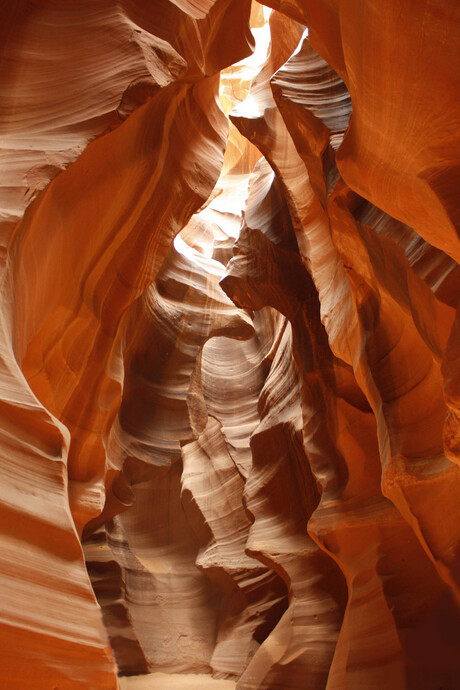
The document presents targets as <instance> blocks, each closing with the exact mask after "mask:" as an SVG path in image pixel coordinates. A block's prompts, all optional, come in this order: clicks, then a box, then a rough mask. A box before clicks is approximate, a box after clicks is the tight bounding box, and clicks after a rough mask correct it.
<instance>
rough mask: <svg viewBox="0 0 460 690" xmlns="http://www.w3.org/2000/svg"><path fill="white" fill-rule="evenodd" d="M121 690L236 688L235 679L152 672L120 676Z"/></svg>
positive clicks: (218, 689) (221, 689)
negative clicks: (142, 674)
mask: <svg viewBox="0 0 460 690" xmlns="http://www.w3.org/2000/svg"><path fill="white" fill-rule="evenodd" d="M118 680H119V683H120V690H208V688H209V690H235V687H236V683H235V682H234V681H233V680H214V678H211V676H206V675H199V676H198V675H188V674H187V675H186V674H182V673H175V674H172V673H171V674H169V673H150V674H149V675H146V676H131V677H126V678H119V679H118Z"/></svg>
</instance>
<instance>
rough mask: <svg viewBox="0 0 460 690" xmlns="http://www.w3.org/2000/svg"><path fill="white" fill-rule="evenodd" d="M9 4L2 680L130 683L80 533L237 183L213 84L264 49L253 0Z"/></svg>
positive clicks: (101, 499)
mask: <svg viewBox="0 0 460 690" xmlns="http://www.w3.org/2000/svg"><path fill="white" fill-rule="evenodd" d="M0 10H1V13H2V20H1V22H0V24H1V27H2V48H3V58H4V59H3V61H2V70H3V71H4V73H5V74H6V77H5V78H4V79H2V88H3V89H4V92H6V93H5V97H4V98H3V97H2V122H3V123H4V126H5V127H4V131H5V137H4V138H3V139H2V146H3V153H4V155H3V158H2V184H3V188H2V199H1V201H0V205H1V208H2V214H3V215H2V220H4V221H5V225H4V226H3V229H4V232H3V231H2V243H3V246H7V249H6V260H5V255H4V258H3V260H2V288H1V293H2V307H3V309H2V338H1V343H2V345H1V347H2V374H1V375H2V380H3V386H2V408H3V410H4V416H5V423H4V424H3V425H2V428H3V430H4V439H3V443H4V451H3V453H4V456H5V457H8V458H10V460H9V463H8V464H6V465H5V467H4V471H5V477H4V481H3V483H2V484H3V491H4V492H5V493H4V499H3V501H2V505H1V511H2V514H3V516H4V520H3V524H4V526H5V527H4V530H3V537H2V559H3V560H2V568H1V574H2V578H3V584H4V586H3V589H2V591H3V597H2V602H3V603H2V607H1V608H2V615H1V629H2V643H3V644H2V649H4V650H5V654H6V655H7V656H6V658H5V659H4V662H3V663H2V672H1V675H2V684H5V685H6V686H8V687H9V688H18V689H19V688H21V689H23V688H26V687H31V688H34V689H35V690H40V689H41V688H49V687H51V686H53V684H58V685H59V687H62V688H69V689H70V688H76V687H79V688H80V687H85V688H87V687H98V688H101V689H102V688H114V689H115V688H116V687H117V681H116V675H115V665H114V663H113V658H112V655H111V652H110V649H109V647H108V640H107V633H106V631H105V629H104V627H103V625H102V618H101V613H100V609H99V608H98V606H97V605H96V601H95V598H94V593H93V590H92V588H91V586H90V582H89V578H88V573H87V570H86V568H85V565H84V560H83V552H82V547H81V543H80V538H79V536H80V534H81V531H82V530H83V528H84V527H85V525H87V523H88V521H89V520H91V519H92V518H95V517H96V516H97V515H98V514H100V513H101V510H102V508H103V506H104V504H105V501H106V495H105V494H106V490H107V491H109V490H110V486H111V478H112V477H111V476H110V474H109V475H108V476H107V479H108V484H107V488H106V486H105V480H106V470H107V466H108V458H107V455H106V447H105V443H106V440H107V437H108V431H109V430H110V426H111V423H112V421H113V420H114V418H115V417H116V414H117V411H118V408H119V406H120V402H121V399H122V384H123V354H124V353H123V350H124V335H123V333H124V326H123V323H124V319H125V318H126V316H127V313H128V311H129V307H130V306H131V305H132V304H134V303H135V301H136V300H137V298H139V297H140V296H141V295H142V293H143V291H144V290H145V289H146V288H147V287H148V286H149V285H150V284H151V282H152V280H153V279H154V278H155V276H156V274H157V273H158V270H159V268H160V267H161V265H162V263H163V259H164V257H165V256H166V254H167V252H168V250H169V248H170V244H171V242H172V240H173V238H174V236H175V235H176V234H177V233H178V232H179V231H180V230H181V229H182V228H183V227H184V225H185V224H186V223H187V221H188V220H189V218H190V217H191V215H192V214H193V213H194V212H195V211H196V210H198V208H199V207H200V206H201V205H202V204H203V202H204V201H205V200H206V199H207V197H208V196H209V193H210V192H211V190H212V188H213V186H214V184H215V181H216V179H217V177H218V175H219V171H220V168H221V164H222V159H223V153H224V148H225V142H226V136H227V129H228V126H227V122H226V119H225V117H224V114H223V113H222V111H221V109H220V108H219V106H218V105H217V87H218V76H214V75H217V72H218V71H219V70H220V69H221V68H223V67H226V66H228V65H229V64H231V63H232V62H234V61H235V60H238V59H240V58H241V57H243V56H244V55H245V54H247V53H248V52H249V49H250V46H249V44H248V41H252V37H251V36H250V34H249V27H248V16H249V6H248V3H247V2H237V3H234V2H232V3H230V2H228V1H227V0H218V1H217V2H215V3H209V4H208V7H207V8H203V7H199V8H197V7H196V6H195V5H193V3H190V4H189V3H186V2H184V3H181V5H180V6H178V5H177V4H176V3H170V2H166V1H165V2H162V3H155V4H154V5H151V6H149V7H146V6H145V5H144V3H137V2H130V1H127V2H126V3H119V4H117V6H116V7H114V6H113V4H112V3H107V2H105V1H104V0H101V1H100V2H97V3H93V2H85V1H84V0H82V1H81V2H78V3H73V4H72V5H71V6H70V5H69V6H65V7H64V6H62V4H61V3H56V2H54V1H52V0H49V1H48V2H44V3H38V4H37V3H35V2H23V3H17V4H16V5H14V7H13V6H11V5H8V6H6V4H5V3H3V4H2V6H1V8H0ZM224 18H226V19H227V20H228V21H236V22H237V23H238V25H239V26H240V27H241V29H240V31H239V33H238V37H237V38H236V40H235V41H234V42H233V43H232V45H231V46H228V48H227V50H222V46H221V43H222V31H224V27H225V24H226V22H225V21H224ZM57 67H58V68H57ZM112 77H113V78H112ZM178 79H181V81H178ZM95 137H98V138H96V139H95V140H94V138H95ZM88 142H89V143H88ZM64 168H65V169H64ZM61 171H62V172H61ZM56 172H59V174H58V175H57V176H55V174H56ZM51 178H53V179H52V180H51V182H49V180H50V179H51ZM48 182H49V184H47V183H48ZM45 185H47V186H46V187H45V189H44V190H43V191H41V193H38V195H37V196H36V198H35V199H34V200H33V201H32V203H29V205H28V206H27V210H26V212H25V214H24V216H23V217H22V218H20V220H19V222H18V223H17V224H16V225H15V227H14V228H13V224H14V222H15V221H16V220H17V218H18V217H19V216H20V215H21V214H22V211H23V209H24V200H23V196H24V192H26V203H27V202H29V201H30V198H31V196H33V195H34V194H35V192H40V190H41V189H42V187H44V186H45ZM3 192H4V193H3ZM11 230H13V232H12V235H11V237H9V235H10V234H11ZM232 308H233V307H232ZM2 433H3V432H2ZM109 493H110V492H109ZM122 498H123V497H122ZM108 501H109V504H110V495H109V497H108ZM121 502H122V503H123V501H121ZM118 505H119V503H118ZM109 509H110V506H109ZM112 510H113V512H116V511H117V508H116V509H112ZM13 554H15V556H14V558H13ZM13 564H14V566H13ZM14 602H16V604H15V603H14ZM17 602H20V604H19V605H18V603H17ZM38 602H39V603H38Z"/></svg>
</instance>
